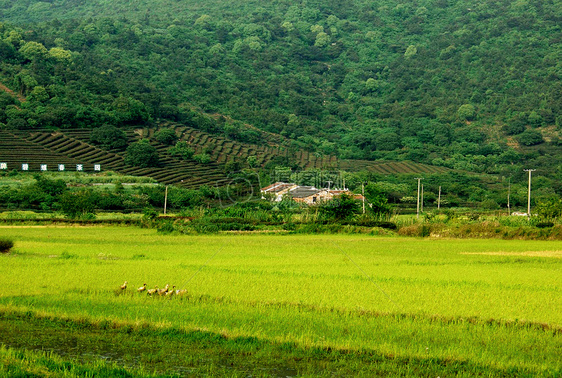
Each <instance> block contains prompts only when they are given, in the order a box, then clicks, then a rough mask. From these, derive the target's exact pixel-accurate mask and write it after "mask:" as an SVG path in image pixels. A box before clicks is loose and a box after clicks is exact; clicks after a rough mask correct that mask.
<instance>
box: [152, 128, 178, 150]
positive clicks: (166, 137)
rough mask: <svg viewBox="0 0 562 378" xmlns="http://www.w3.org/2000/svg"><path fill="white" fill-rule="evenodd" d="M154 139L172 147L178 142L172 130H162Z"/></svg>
mask: <svg viewBox="0 0 562 378" xmlns="http://www.w3.org/2000/svg"><path fill="white" fill-rule="evenodd" d="M154 138H155V139H156V140H157V141H158V142H159V143H162V144H167V145H170V146H171V145H172V144H174V143H176V141H177V140H178V136H177V135H176V133H175V132H174V130H172V129H161V130H158V132H156V134H154Z"/></svg>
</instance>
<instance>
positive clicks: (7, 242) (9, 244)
mask: <svg viewBox="0 0 562 378" xmlns="http://www.w3.org/2000/svg"><path fill="white" fill-rule="evenodd" d="M13 247H14V241H13V240H11V239H7V238H0V253H8V252H10V249H12V248H13Z"/></svg>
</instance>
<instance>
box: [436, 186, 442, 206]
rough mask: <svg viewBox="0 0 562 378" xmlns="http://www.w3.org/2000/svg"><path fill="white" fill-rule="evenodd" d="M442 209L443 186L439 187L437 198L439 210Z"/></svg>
mask: <svg viewBox="0 0 562 378" xmlns="http://www.w3.org/2000/svg"><path fill="white" fill-rule="evenodd" d="M439 209H441V186H439V196H438V197H437V210H439Z"/></svg>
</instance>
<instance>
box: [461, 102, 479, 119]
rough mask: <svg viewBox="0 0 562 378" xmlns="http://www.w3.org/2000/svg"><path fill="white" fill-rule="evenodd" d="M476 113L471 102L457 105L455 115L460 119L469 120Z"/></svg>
mask: <svg viewBox="0 0 562 378" xmlns="http://www.w3.org/2000/svg"><path fill="white" fill-rule="evenodd" d="M475 114H476V109H475V108H474V105H471V104H464V105H461V106H460V107H459V109H458V110H457V116H458V117H459V119H460V120H463V121H471V120H473V119H474V115H475Z"/></svg>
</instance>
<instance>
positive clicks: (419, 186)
mask: <svg viewBox="0 0 562 378" xmlns="http://www.w3.org/2000/svg"><path fill="white" fill-rule="evenodd" d="M415 180H418V206H417V210H416V214H417V215H416V218H418V219H419V218H420V188H421V180H423V179H422V178H421V177H416V178H415Z"/></svg>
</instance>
